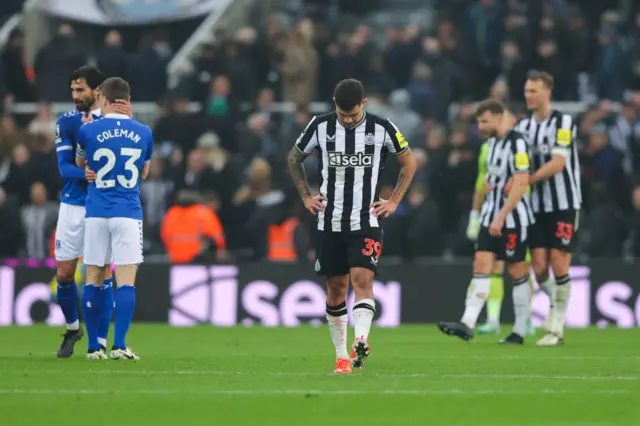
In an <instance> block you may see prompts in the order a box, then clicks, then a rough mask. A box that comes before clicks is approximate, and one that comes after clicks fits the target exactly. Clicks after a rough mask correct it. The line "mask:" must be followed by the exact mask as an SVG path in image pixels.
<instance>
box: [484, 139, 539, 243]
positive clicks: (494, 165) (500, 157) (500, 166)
mask: <svg viewBox="0 0 640 426" xmlns="http://www.w3.org/2000/svg"><path fill="white" fill-rule="evenodd" d="M487 144H488V148H489V149H488V153H487V179H488V181H489V184H490V185H491V186H492V187H493V190H492V191H491V192H489V193H488V194H487V197H486V198H485V200H484V203H483V204H482V210H481V211H480V223H481V224H482V226H484V227H489V226H491V222H493V220H494V219H495V218H496V216H497V215H498V212H499V211H500V209H502V207H503V206H504V204H505V201H506V200H507V195H506V194H505V193H504V187H505V185H506V184H507V182H508V181H509V179H511V177H512V176H513V175H515V174H517V173H529V172H530V170H531V152H530V149H529V145H528V144H527V142H526V140H525V137H524V135H523V134H522V133H520V132H517V131H515V130H511V131H509V133H507V134H506V135H505V137H504V138H502V139H498V138H491V139H489V140H488V141H487ZM533 223H535V219H534V216H533V211H532V210H531V203H530V201H529V194H525V195H524V197H522V199H521V200H520V202H519V203H518V204H517V206H516V208H515V209H513V210H512V211H511V213H509V216H507V218H506V220H505V227H506V228H507V229H520V231H521V235H520V237H521V239H522V240H523V241H524V240H526V239H527V228H528V227H529V225H532V224H533Z"/></svg>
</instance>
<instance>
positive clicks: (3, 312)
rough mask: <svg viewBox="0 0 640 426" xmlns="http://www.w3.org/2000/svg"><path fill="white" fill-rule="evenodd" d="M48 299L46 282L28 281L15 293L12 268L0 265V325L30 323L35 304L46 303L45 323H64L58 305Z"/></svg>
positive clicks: (49, 293)
mask: <svg viewBox="0 0 640 426" xmlns="http://www.w3.org/2000/svg"><path fill="white" fill-rule="evenodd" d="M50 300H51V290H50V289H49V285H48V284H47V283H29V284H28V285H26V286H24V287H22V288H21V290H20V291H19V292H18V293H17V294H16V285H15V271H14V269H13V268H10V267H7V266H3V267H0V326H3V325H12V324H17V325H32V324H33V322H34V320H33V315H32V310H33V307H34V306H35V305H36V304H46V305H48V315H47V317H46V319H45V321H44V322H45V323H46V324H49V325H64V323H65V321H64V315H63V314H62V311H61V310H60V307H59V306H58V305H56V304H55V303H51V302H50Z"/></svg>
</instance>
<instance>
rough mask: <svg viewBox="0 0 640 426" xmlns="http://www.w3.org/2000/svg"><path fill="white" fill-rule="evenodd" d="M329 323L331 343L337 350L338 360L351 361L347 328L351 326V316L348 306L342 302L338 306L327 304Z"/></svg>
mask: <svg viewBox="0 0 640 426" xmlns="http://www.w3.org/2000/svg"><path fill="white" fill-rule="evenodd" d="M327 323H328V324H329V333H331V341H332V342H333V346H334V347H335V348H336V358H344V359H349V352H347V326H348V325H349V315H347V304H346V303H345V302H342V303H341V304H339V305H337V306H329V304H327Z"/></svg>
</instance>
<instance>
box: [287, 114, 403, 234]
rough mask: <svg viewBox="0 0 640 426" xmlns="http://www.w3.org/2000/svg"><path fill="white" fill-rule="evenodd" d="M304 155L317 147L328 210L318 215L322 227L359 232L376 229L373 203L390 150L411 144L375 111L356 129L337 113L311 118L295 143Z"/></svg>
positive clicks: (393, 152) (334, 230) (399, 152)
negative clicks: (348, 126)
mask: <svg viewBox="0 0 640 426" xmlns="http://www.w3.org/2000/svg"><path fill="white" fill-rule="evenodd" d="M295 146H296V148H297V149H298V150H299V151H300V152H302V153H303V154H305V155H309V154H311V153H312V152H313V151H314V150H318V151H319V155H318V160H319V163H320V170H321V178H322V180H321V181H322V184H321V186H320V193H321V194H322V195H324V196H326V197H327V201H326V202H325V203H326V209H325V211H324V212H320V213H319V214H318V229H319V230H321V231H324V230H326V231H333V232H342V231H359V230H361V229H368V228H376V227H378V226H379V224H378V219H377V218H376V217H375V216H374V215H373V214H371V209H370V206H371V203H373V202H374V201H376V200H378V195H379V189H380V188H379V185H378V182H379V181H380V174H381V173H382V170H383V169H384V163H385V160H386V157H387V154H389V153H390V154H392V155H398V154H401V153H403V152H405V151H406V150H407V149H408V148H409V144H408V143H407V141H406V139H405V138H404V136H403V135H402V133H401V132H400V131H399V130H398V128H397V127H396V126H395V125H394V124H393V123H391V121H389V120H386V119H383V118H380V117H378V116H375V115H373V114H365V116H364V118H363V120H362V121H361V122H360V123H359V124H358V125H356V126H354V127H352V128H346V127H344V126H343V125H342V124H341V123H340V121H339V120H338V118H337V114H336V113H335V112H333V113H330V114H325V115H320V116H316V117H313V119H312V120H311V121H310V122H309V124H308V125H307V128H306V129H305V130H304V131H303V132H302V134H301V135H300V137H299V138H298V140H297V141H296V145H295Z"/></svg>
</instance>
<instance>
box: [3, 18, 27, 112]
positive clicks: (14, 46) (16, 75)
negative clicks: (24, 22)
mask: <svg viewBox="0 0 640 426" xmlns="http://www.w3.org/2000/svg"><path fill="white" fill-rule="evenodd" d="M1 58H2V59H1V61H2V67H3V75H4V78H5V84H6V87H7V89H8V91H9V93H10V94H11V95H12V96H13V100H14V101H15V102H33V101H34V100H35V90H34V87H33V79H34V73H33V69H31V68H30V67H29V66H28V64H27V62H26V60H25V52H24V34H23V33H22V31H21V30H19V29H15V30H13V31H12V32H11V34H10V35H9V40H8V42H7V45H6V47H5V49H4V51H3V52H2V57H1Z"/></svg>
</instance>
